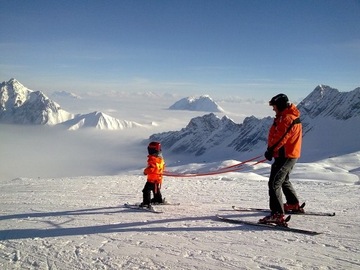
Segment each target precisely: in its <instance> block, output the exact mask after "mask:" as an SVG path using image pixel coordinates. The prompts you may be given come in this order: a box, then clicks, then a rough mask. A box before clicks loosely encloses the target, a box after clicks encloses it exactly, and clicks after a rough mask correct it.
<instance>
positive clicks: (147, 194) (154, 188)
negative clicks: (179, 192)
mask: <svg viewBox="0 0 360 270" xmlns="http://www.w3.org/2000/svg"><path fill="white" fill-rule="evenodd" d="M160 188H161V185H160V184H157V183H151V182H146V184H145V186H144V189H143V190H142V192H143V203H144V204H150V203H152V202H156V203H161V202H162V195H161V192H160ZM151 192H152V193H153V194H154V198H153V199H151Z"/></svg>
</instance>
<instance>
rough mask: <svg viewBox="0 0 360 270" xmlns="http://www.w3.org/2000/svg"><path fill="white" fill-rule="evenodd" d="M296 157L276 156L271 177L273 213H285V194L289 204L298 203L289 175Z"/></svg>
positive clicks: (271, 206)
mask: <svg viewBox="0 0 360 270" xmlns="http://www.w3.org/2000/svg"><path fill="white" fill-rule="evenodd" d="M296 161H297V159H296V158H275V161H274V163H273V164H272V165H271V171H270V177H269V183H268V184H269V196H270V209H271V214H275V213H279V214H284V204H283V197H282V196H283V195H282V192H283V193H284V195H285V198H286V202H287V203H288V204H297V203H299V200H298V198H297V196H296V192H295V190H294V188H293V186H292V184H291V183H290V180H289V175H290V172H291V171H292V169H293V168H294V165H295V163H296Z"/></svg>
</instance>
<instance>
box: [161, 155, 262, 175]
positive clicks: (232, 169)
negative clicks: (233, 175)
mask: <svg viewBox="0 0 360 270" xmlns="http://www.w3.org/2000/svg"><path fill="white" fill-rule="evenodd" d="M261 157H262V156H257V157H254V158H251V159H248V160H245V161H243V162H240V163H237V164H234V165H231V166H228V167H224V168H220V169H218V170H215V171H210V172H204V173H175V172H167V171H165V172H164V173H163V175H164V176H171V177H196V176H206V175H216V174H223V173H228V172H235V171H240V170H242V169H244V165H245V164H246V163H249V162H251V161H255V160H258V159H259V158H261ZM265 161H266V159H261V160H258V161H257V162H255V163H254V164H253V166H255V165H257V164H259V163H262V162H265Z"/></svg>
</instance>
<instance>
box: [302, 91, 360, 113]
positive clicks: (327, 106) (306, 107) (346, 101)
mask: <svg viewBox="0 0 360 270" xmlns="http://www.w3.org/2000/svg"><path fill="white" fill-rule="evenodd" d="M298 108H299V109H300V111H301V112H302V115H303V116H308V117H310V118H314V117H316V116H320V115H321V116H326V117H332V118H335V119H343V120H346V119H349V118H351V117H357V116H360V88H359V87H358V88H356V89H354V90H353V91H350V92H340V91H339V90H337V89H335V88H331V87H330V86H327V85H319V86H317V87H316V88H315V89H314V90H313V91H312V92H311V93H310V94H309V95H308V96H307V97H306V98H305V99H304V100H303V101H301V102H300V103H299V104H298Z"/></svg>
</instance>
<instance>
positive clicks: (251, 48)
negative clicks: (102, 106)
mask: <svg viewBox="0 0 360 270" xmlns="http://www.w3.org/2000/svg"><path fill="white" fill-rule="evenodd" d="M0 6H1V23H0V59H1V62H0V80H1V81H7V80H9V79H10V78H12V77H14V78H16V79H18V80H19V81H20V82H22V83H23V84H24V85H25V86H27V87H29V88H31V89H34V90H42V91H58V90H65V91H71V92H75V93H81V92H83V91H89V90H90V91H100V90H102V91H108V90H115V91H116V90H119V91H145V90H149V91H155V92H170V93H171V92H173V93H183V94H184V96H185V95H195V94H210V95H212V96H215V97H219V96H224V97H225V96H226V97H228V96H238V97H244V98H251V97H253V98H255V99H259V98H265V99H268V98H269V97H271V96H273V95H274V94H277V93H279V92H284V93H287V94H288V95H289V97H290V98H293V99H299V98H304V97H305V96H306V95H308V94H309V93H310V92H311V91H312V90H313V89H314V88H315V87H316V86H317V85H318V84H327V85H330V86H332V87H334V88H337V89H339V90H340V91H350V90H353V89H354V88H356V87H359V86H360V1H359V0H342V1H340V0H317V1H313V0H311V1H310V0H294V1H288V0H283V1H278V0H271V1H265V0H264V1H257V0H254V1H250V0H249V1H248V0H247V1H243V0H238V1H236V0H218V1H214V0H207V1H205V0H204V1H202V0H191V1H190V0H157V1H155V0H128V1H121V0H111V1H110V0H103V1H100V0H97V1H94V0H86V1H85V0H84V1H79V0H77V1H76V0H70V1H69V0H62V1H55V0H54V1H51V0H33V1H27V0H0Z"/></svg>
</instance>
